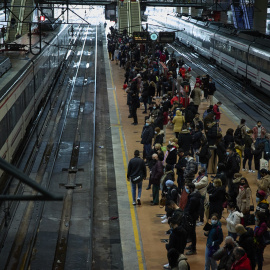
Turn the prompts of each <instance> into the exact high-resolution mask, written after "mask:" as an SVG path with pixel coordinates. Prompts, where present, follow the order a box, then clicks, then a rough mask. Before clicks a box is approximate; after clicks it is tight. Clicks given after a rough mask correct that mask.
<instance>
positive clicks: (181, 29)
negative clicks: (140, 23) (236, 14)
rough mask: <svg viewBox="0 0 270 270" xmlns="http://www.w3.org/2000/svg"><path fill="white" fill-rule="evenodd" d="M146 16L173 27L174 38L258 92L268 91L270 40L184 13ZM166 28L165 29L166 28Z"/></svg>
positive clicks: (269, 79)
mask: <svg viewBox="0 0 270 270" xmlns="http://www.w3.org/2000/svg"><path fill="white" fill-rule="evenodd" d="M148 19H151V20H153V21H155V22H159V23H160V24H162V25H164V26H165V27H169V28H171V29H172V31H173V30H177V32H176V38H177V39H178V40H179V41H180V42H182V43H183V44H185V45H186V46H188V47H191V48H193V49H194V50H195V51H196V52H198V53H199V54H201V55H203V56H204V57H206V58H208V59H211V60H214V61H215V62H216V63H217V64H218V65H220V66H222V67H223V68H224V69H226V70H228V71H230V72H231V73H233V74H235V75H237V76H239V77H240V78H243V77H244V78H247V79H248V80H250V81H251V82H252V83H253V84H254V85H256V86H257V87H260V88H261V90H262V91H264V92H265V93H267V94H269V93H270V92H269V91H270V61H269V60H270V49H269V48H270V46H269V45H270V40H269V39H267V38H266V37H263V36H262V35H258V33H256V32H252V31H239V32H237V30H236V29H234V28H232V27H230V26H228V27H224V25H223V24H221V23H217V22H203V21H200V20H196V19H192V18H191V17H187V16H180V17H179V16H178V15H175V16H171V15H170V16H164V17H160V16H159V17H158V18H156V17H155V16H154V15H151V14H148ZM166 31H168V30H166Z"/></svg>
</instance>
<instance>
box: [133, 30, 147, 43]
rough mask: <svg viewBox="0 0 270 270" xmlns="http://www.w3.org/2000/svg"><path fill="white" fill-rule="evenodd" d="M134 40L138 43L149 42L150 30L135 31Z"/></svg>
mask: <svg viewBox="0 0 270 270" xmlns="http://www.w3.org/2000/svg"><path fill="white" fill-rule="evenodd" d="M133 41H134V42H137V43H146V42H149V33H148V32H133Z"/></svg>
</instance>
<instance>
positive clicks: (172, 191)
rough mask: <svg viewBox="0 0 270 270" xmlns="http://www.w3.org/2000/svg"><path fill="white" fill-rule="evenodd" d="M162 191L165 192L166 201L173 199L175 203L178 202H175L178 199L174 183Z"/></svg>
mask: <svg viewBox="0 0 270 270" xmlns="http://www.w3.org/2000/svg"><path fill="white" fill-rule="evenodd" d="M165 187H166V186H165ZM164 192H167V194H166V201H167V202H169V201H174V202H175V203H176V204H177V203H178V202H177V201H178V190H177V186H176V185H172V187H171V188H168V187H166V188H165V189H164ZM165 210H166V209H165Z"/></svg>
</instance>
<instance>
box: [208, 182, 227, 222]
mask: <svg viewBox="0 0 270 270" xmlns="http://www.w3.org/2000/svg"><path fill="white" fill-rule="evenodd" d="M207 193H208V194H209V217H210V216H211V215H212V214H213V213H217V214H218V215H219V218H221V216H222V211H223V206H222V205H223V203H224V200H225V193H226V191H225V187H224V186H221V187H214V186H213V184H212V183H210V184H209V185H208V187H207Z"/></svg>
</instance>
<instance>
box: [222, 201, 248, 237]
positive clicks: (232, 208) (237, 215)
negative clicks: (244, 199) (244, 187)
mask: <svg viewBox="0 0 270 270" xmlns="http://www.w3.org/2000/svg"><path fill="white" fill-rule="evenodd" d="M227 210H228V212H229V216H228V217H227V218H226V221H227V229H228V235H229V236H231V237H232V238H233V239H234V240H235V239H236V238H237V233H236V230H235V226H236V225H237V224H240V223H241V218H242V217H243V216H244V215H243V214H242V213H241V212H240V211H239V209H238V207H237V206H236V205H235V204H234V203H233V202H229V203H228V204H227Z"/></svg>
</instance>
